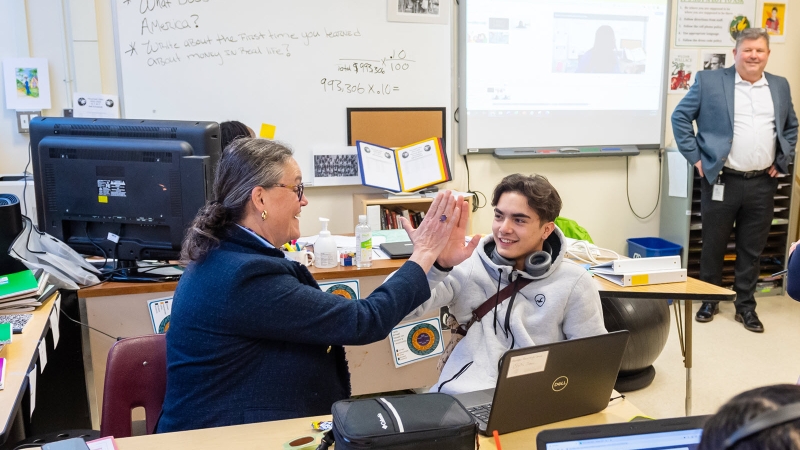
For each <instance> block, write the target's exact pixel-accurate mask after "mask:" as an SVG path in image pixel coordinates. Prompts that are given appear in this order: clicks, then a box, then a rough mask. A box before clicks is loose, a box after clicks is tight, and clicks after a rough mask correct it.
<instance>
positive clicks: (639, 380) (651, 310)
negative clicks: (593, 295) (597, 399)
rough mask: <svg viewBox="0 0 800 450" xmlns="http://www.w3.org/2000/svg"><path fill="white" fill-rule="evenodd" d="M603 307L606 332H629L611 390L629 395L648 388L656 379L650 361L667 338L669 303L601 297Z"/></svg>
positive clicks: (656, 355)
mask: <svg viewBox="0 0 800 450" xmlns="http://www.w3.org/2000/svg"><path fill="white" fill-rule="evenodd" d="M602 305H603V320H604V322H605V325H606V330H608V331H609V332H611V331H618V330H628V331H629V332H630V339H629V340H628V346H627V347H626V348H625V353H624V355H623V356H622V365H621V366H620V369H619V376H618V377H617V383H616V384H615V385H614V388H615V389H616V390H617V391H619V392H630V391H635V390H638V389H642V388H644V387H647V386H649V385H650V383H652V382H653V378H654V377H655V369H654V368H653V362H654V361H655V360H656V358H658V355H660V354H661V351H662V350H663V349H664V345H666V343H667V337H669V326H670V313H669V304H668V301H667V300H652V299H645V298H604V299H602Z"/></svg>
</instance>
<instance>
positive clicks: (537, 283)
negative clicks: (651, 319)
mask: <svg viewBox="0 0 800 450" xmlns="http://www.w3.org/2000/svg"><path fill="white" fill-rule="evenodd" d="M546 243H547V244H549V245H550V248H551V249H552V256H553V258H552V259H553V264H552V265H551V267H550V270H548V271H547V272H546V273H545V274H544V275H541V276H538V277H532V276H531V275H529V274H528V273H527V272H524V271H519V270H515V269H514V268H513V267H511V266H503V265H498V264H495V263H494V262H492V260H491V259H490V258H489V255H488V254H487V250H488V249H487V244H488V247H489V249H491V248H493V246H494V239H493V237H492V236H486V237H484V238H483V239H482V241H481V243H480V244H479V245H478V247H477V248H476V249H475V251H474V252H473V254H472V255H471V256H470V257H469V258H468V259H467V260H466V261H464V262H462V263H461V264H459V265H458V266H456V267H454V268H453V270H452V271H450V272H445V271H441V270H438V269H436V268H435V267H434V268H432V269H431V270H430V272H428V283H429V284H430V287H431V298H430V299H428V300H427V301H426V302H425V303H423V304H422V305H420V306H419V307H418V308H417V309H415V310H414V311H412V312H411V313H410V314H409V315H408V316H407V317H406V320H409V319H414V318H418V317H420V316H422V315H423V314H425V313H426V312H427V311H430V310H432V309H434V308H440V307H442V306H448V307H449V309H450V313H451V314H453V315H454V316H455V317H456V319H457V320H458V323H460V324H466V323H467V322H468V321H469V319H470V317H472V311H473V310H475V309H476V308H478V307H479V306H480V305H481V304H482V303H483V302H485V301H486V299H488V298H489V297H491V296H493V295H495V294H496V293H497V291H498V290H500V289H502V288H504V287H505V286H506V285H508V284H509V283H510V282H512V281H513V280H515V279H516V278H517V277H524V278H530V279H533V280H534V281H533V282H532V283H530V284H528V285H527V286H525V287H523V288H522V290H521V291H519V292H518V293H517V295H516V296H514V297H513V298H514V301H513V304H512V301H511V299H510V298H509V299H505V301H503V302H502V303H500V304H499V305H498V306H497V307H496V308H495V309H494V310H492V311H490V312H489V313H488V314H486V315H485V316H484V317H483V319H482V320H481V321H480V322H476V323H475V324H474V325H473V326H472V327H471V328H470V329H469V332H468V333H467V335H466V336H465V337H464V339H462V340H461V342H459V343H458V345H457V346H456V347H455V349H454V350H453V353H452V354H451V355H450V358H449V359H448V360H447V364H445V366H444V368H443V369H442V373H441V375H440V376H439V381H438V382H437V383H436V384H435V385H434V386H433V387H432V388H431V392H437V391H440V392H445V393H448V394H458V393H462V392H471V391H477V390H481V389H488V388H493V387H495V384H496V382H497V371H498V362H499V361H500V357H501V356H502V355H503V353H504V352H505V351H506V350H509V349H510V348H512V344H513V348H521V347H530V346H532V345H537V344H548V343H551V342H557V341H563V340H566V339H574V338H581V337H586V336H595V335H598V334H604V333H606V329H605V325H604V324H603V310H602V307H601V305H600V294H599V293H598V291H597V286H596V285H595V283H594V281H593V280H592V275H591V274H590V273H589V272H587V271H586V269H584V268H582V267H581V266H579V265H578V264H575V263H573V262H572V261H569V260H565V259H564V254H565V253H566V248H567V245H566V241H565V239H564V234H563V233H562V232H561V230H560V229H559V228H558V227H556V228H555V231H554V232H553V233H552V234H551V235H550V236H549V237H548V238H547V241H546ZM509 307H511V311H512V313H511V315H510V316H509V318H508V319H506V311H507V310H508V308H509ZM495 311H496V314H495ZM444 338H445V339H449V333H445V336H444Z"/></svg>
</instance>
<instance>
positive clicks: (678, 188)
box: [667, 151, 689, 198]
mask: <svg viewBox="0 0 800 450" xmlns="http://www.w3.org/2000/svg"><path fill="white" fill-rule="evenodd" d="M688 165H689V162H688V161H686V158H684V157H683V155H682V154H681V152H672V151H668V152H667V168H668V169H669V196H670V197H681V198H686V196H687V195H688V183H689V170H688V167H687V166H688Z"/></svg>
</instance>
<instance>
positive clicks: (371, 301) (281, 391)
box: [158, 226, 431, 432]
mask: <svg viewBox="0 0 800 450" xmlns="http://www.w3.org/2000/svg"><path fill="white" fill-rule="evenodd" d="M430 295H431V292H430V288H429V287H428V281H427V279H426V278H425V272H424V271H423V270H422V268H420V266H419V265H417V264H416V263H413V262H406V263H405V264H403V266H402V267H401V268H400V270H398V271H397V273H396V274H395V275H394V276H393V277H392V278H391V279H389V280H387V281H386V282H385V283H384V284H383V285H381V286H380V287H379V288H378V289H376V290H375V291H374V292H373V293H372V294H371V295H370V296H369V297H367V298H365V299H362V300H347V299H344V298H342V297H339V296H337V295H333V294H328V293H326V292H323V291H321V290H320V289H319V286H318V285H317V283H316V281H314V278H313V277H312V276H311V273H309V271H308V269H306V268H305V266H302V265H301V264H299V263H297V262H294V261H289V260H287V259H286V258H284V257H283V253H282V252H281V251H279V250H276V249H271V248H267V247H266V246H265V245H264V244H263V243H261V242H259V241H258V240H257V239H256V238H255V237H254V236H252V235H250V234H249V233H247V232H246V231H244V230H242V229H240V228H239V227H237V226H233V227H231V228H230V230H229V237H228V238H225V239H223V240H222V241H221V243H220V246H219V247H218V248H216V249H214V250H211V252H209V254H208V255H207V257H206V258H205V260H203V261H201V262H193V263H191V264H189V266H188V267H187V269H186V271H185V273H184V274H183V276H182V277H181V281H180V282H179V283H178V287H177V289H176V291H175V297H174V300H173V303H172V317H171V321H170V328H169V331H168V332H167V392H166V396H165V399H164V407H163V413H162V417H161V419H160V421H159V424H158V432H170V431H180V430H190V429H196V428H209V427H219V426H225V425H236V424H243V423H253V422H264V421H269V420H280V419H290V418H297V417H306V416H314V415H321V414H330V411H331V405H332V404H333V403H334V402H335V401H338V400H341V399H345V398H348V397H349V396H350V373H349V371H348V367H347V361H346V360H345V352H344V348H343V347H342V346H343V345H363V344H368V343H371V342H375V341H378V340H381V339H383V338H385V337H386V336H387V335H388V334H389V333H390V332H391V330H392V328H393V327H394V326H395V325H397V323H399V322H400V321H401V320H402V319H403V318H404V317H405V316H406V315H407V314H408V313H410V312H411V311H412V310H413V309H414V308H416V307H417V306H419V305H420V304H422V303H423V302H424V301H425V300H427V299H428V298H429V297H430ZM329 346H331V347H330V348H329ZM388 350H389V349H388V348H387V351H388Z"/></svg>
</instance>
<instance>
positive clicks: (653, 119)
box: [459, 0, 670, 154]
mask: <svg viewBox="0 0 800 450" xmlns="http://www.w3.org/2000/svg"><path fill="white" fill-rule="evenodd" d="M459 10H460V12H459V15H460V17H459V18H460V27H459V52H460V55H459V57H460V60H459V106H460V111H459V118H460V128H459V130H460V139H459V142H460V145H459V150H460V152H461V153H462V154H464V153H467V152H479V151H486V150H493V149H497V148H533V147H548V146H593V145H636V146H639V148H660V147H661V146H662V144H663V142H662V141H663V135H664V130H663V128H664V102H665V98H666V82H665V77H666V72H667V71H666V68H665V67H664V66H665V64H666V59H667V55H666V52H667V49H668V48H669V45H668V43H667V38H668V24H669V19H670V5H669V0H616V1H615V0H462V2H461V7H460V8H459Z"/></svg>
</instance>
